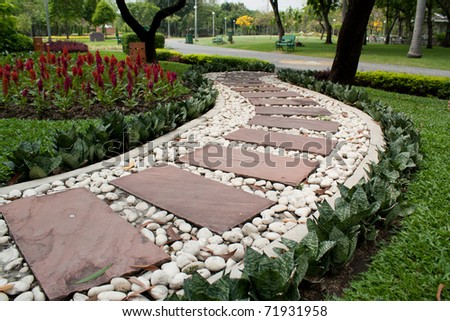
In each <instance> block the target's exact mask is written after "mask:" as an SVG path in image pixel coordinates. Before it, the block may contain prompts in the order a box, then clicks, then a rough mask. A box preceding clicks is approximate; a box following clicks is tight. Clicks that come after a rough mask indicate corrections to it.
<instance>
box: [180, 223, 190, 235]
mask: <svg viewBox="0 0 450 321" xmlns="http://www.w3.org/2000/svg"><path fill="white" fill-rule="evenodd" d="M178 229H179V230H180V231H181V232H183V233H189V232H190V231H191V230H192V226H191V224H189V223H183V224H181V225H180V227H179V228H178Z"/></svg>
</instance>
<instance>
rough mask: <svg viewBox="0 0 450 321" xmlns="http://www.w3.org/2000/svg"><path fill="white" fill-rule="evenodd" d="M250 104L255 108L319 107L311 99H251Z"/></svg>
mask: <svg viewBox="0 0 450 321" xmlns="http://www.w3.org/2000/svg"><path fill="white" fill-rule="evenodd" d="M249 100H250V102H251V103H252V104H253V105H255V106H265V105H272V106H282V105H290V106H314V105H318V103H317V102H316V101H314V100H312V99H309V98H295V99H275V98H273V99H270V98H269V99H263V98H250V99H249Z"/></svg>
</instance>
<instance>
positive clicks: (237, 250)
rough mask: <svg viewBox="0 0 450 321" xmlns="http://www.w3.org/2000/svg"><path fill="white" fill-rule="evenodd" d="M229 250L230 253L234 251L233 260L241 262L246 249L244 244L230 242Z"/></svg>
mask: <svg viewBox="0 0 450 321" xmlns="http://www.w3.org/2000/svg"><path fill="white" fill-rule="evenodd" d="M228 251H229V252H230V253H233V252H234V254H233V260H235V261H236V262H239V261H241V260H242V259H243V258H244V255H245V250H244V246H243V245H242V244H239V243H235V244H230V245H229V246H228Z"/></svg>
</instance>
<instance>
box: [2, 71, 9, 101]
mask: <svg viewBox="0 0 450 321" xmlns="http://www.w3.org/2000/svg"><path fill="white" fill-rule="evenodd" d="M8 87H9V80H8V78H6V76H5V75H3V77H2V88H3V94H4V95H5V96H6V95H8Z"/></svg>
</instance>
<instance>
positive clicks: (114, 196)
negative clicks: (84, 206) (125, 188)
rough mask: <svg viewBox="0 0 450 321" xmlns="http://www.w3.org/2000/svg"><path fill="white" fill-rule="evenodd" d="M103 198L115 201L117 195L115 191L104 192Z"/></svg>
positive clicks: (117, 197)
mask: <svg viewBox="0 0 450 321" xmlns="http://www.w3.org/2000/svg"><path fill="white" fill-rule="evenodd" d="M105 199H106V200H108V201H116V200H118V199H119V196H117V194H115V193H106V195H105Z"/></svg>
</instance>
